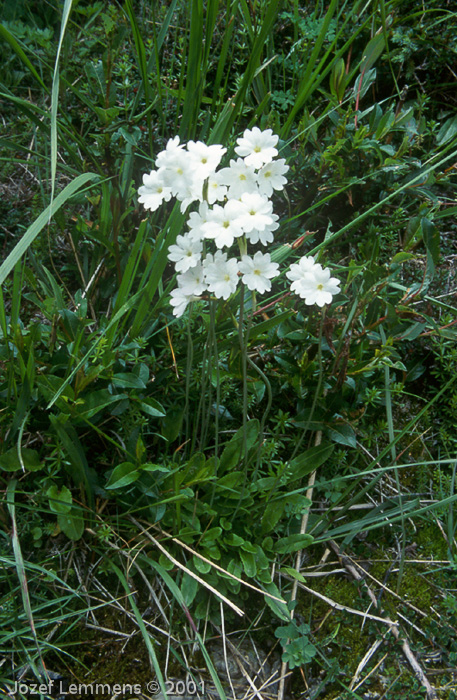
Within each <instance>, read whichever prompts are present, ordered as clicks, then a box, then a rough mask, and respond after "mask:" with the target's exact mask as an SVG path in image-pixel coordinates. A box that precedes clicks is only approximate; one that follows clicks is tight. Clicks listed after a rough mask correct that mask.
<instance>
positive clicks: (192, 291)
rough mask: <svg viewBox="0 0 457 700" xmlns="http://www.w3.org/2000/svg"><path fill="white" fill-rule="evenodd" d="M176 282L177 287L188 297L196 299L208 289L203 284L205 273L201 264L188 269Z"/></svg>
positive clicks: (204, 283)
mask: <svg viewBox="0 0 457 700" xmlns="http://www.w3.org/2000/svg"><path fill="white" fill-rule="evenodd" d="M176 281H177V283H178V287H179V288H180V289H181V290H182V291H183V293H184V294H187V295H188V296H195V297H198V296H200V294H203V292H205V291H206V290H207V289H208V285H207V284H206V282H205V271H204V269H203V265H202V264H201V263H199V264H198V265H195V266H194V267H191V268H189V269H188V270H187V272H184V273H183V274H182V275H178V276H177V278H176Z"/></svg>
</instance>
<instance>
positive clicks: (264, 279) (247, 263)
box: [238, 252, 279, 294]
mask: <svg viewBox="0 0 457 700" xmlns="http://www.w3.org/2000/svg"><path fill="white" fill-rule="evenodd" d="M278 268H279V265H278V263H274V262H271V257H270V254H269V253H265V255H264V254H263V253H260V252H257V253H256V254H255V255H254V257H253V258H251V257H250V256H249V255H243V256H242V258H241V262H240V263H238V269H239V271H240V272H241V273H242V275H243V282H244V284H245V285H247V287H248V289H250V290H251V291H253V290H256V291H257V292H259V293H260V294H263V293H264V292H269V291H270V289H271V282H270V278H271V277H275V276H276V275H277V274H278Z"/></svg>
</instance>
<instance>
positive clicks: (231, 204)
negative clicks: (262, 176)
mask: <svg viewBox="0 0 457 700" xmlns="http://www.w3.org/2000/svg"><path fill="white" fill-rule="evenodd" d="M242 213H243V207H242V205H241V203H240V202H239V201H238V200H236V199H229V200H228V202H227V203H226V205H225V206H224V207H221V206H220V205H219V204H215V205H214V207H213V208H212V209H210V210H209V212H208V221H207V223H206V224H203V225H202V227H201V230H202V231H203V232H204V234H205V238H213V239H214V241H215V243H216V246H217V247H218V248H223V247H224V246H227V247H230V246H231V245H232V244H233V240H234V238H238V236H242V235H243V226H242V225H241V222H240V216H241V215H242Z"/></svg>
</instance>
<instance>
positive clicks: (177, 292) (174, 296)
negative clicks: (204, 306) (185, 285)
mask: <svg viewBox="0 0 457 700" xmlns="http://www.w3.org/2000/svg"><path fill="white" fill-rule="evenodd" d="M170 296H171V299H170V304H171V306H174V309H173V315H174V316H176V317H178V318H179V317H180V316H182V315H183V313H184V311H185V310H186V309H187V306H188V304H190V302H191V301H194V299H195V298H196V297H194V296H193V295H192V294H185V292H184V291H183V290H182V289H181V288H180V287H178V288H177V289H173V291H172V292H171V293H170ZM197 298H198V297H197Z"/></svg>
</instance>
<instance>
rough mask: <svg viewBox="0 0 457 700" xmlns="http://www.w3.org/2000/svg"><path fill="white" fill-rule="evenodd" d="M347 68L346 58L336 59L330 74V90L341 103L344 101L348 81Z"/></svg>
mask: <svg viewBox="0 0 457 700" xmlns="http://www.w3.org/2000/svg"><path fill="white" fill-rule="evenodd" d="M345 68H346V64H345V62H344V59H343V58H339V59H338V60H336V61H335V63H334V65H333V68H332V73H331V75H330V92H331V93H332V95H333V96H334V97H336V99H337V100H338V102H340V103H341V102H342V101H343V97H344V91H345V89H346V83H347V78H346V70H345Z"/></svg>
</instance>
